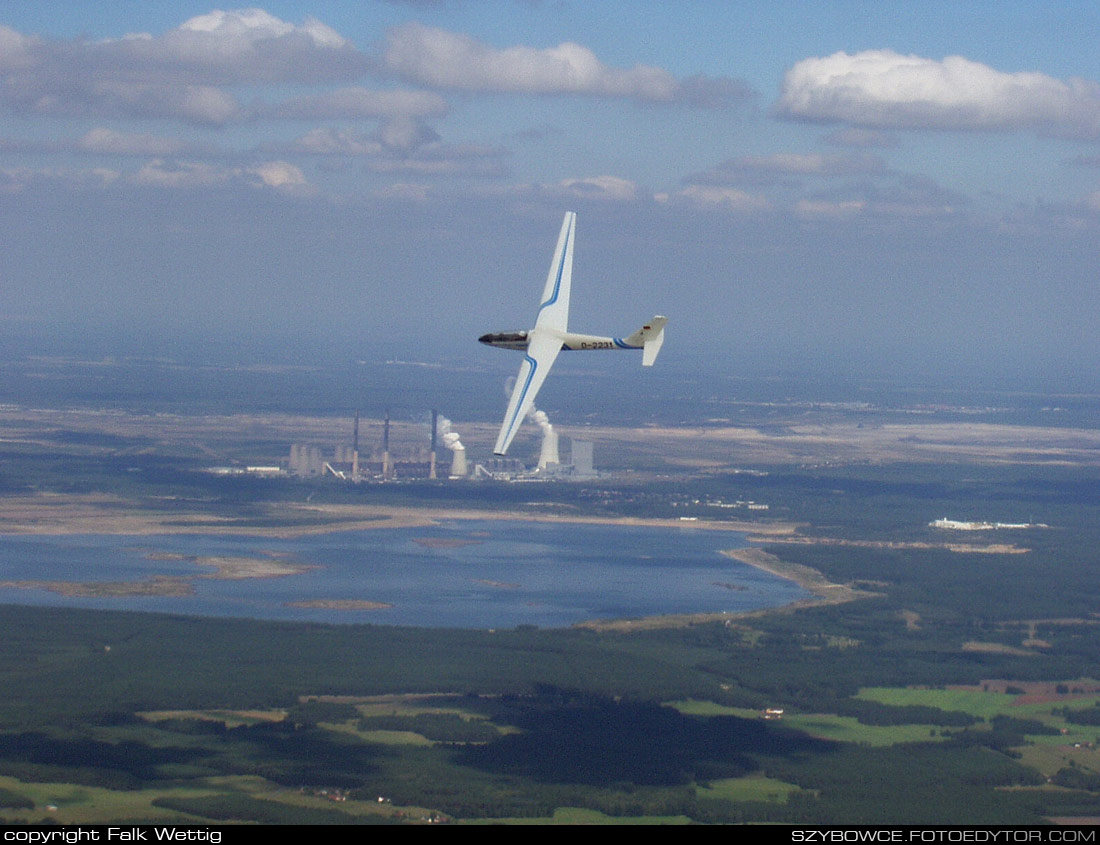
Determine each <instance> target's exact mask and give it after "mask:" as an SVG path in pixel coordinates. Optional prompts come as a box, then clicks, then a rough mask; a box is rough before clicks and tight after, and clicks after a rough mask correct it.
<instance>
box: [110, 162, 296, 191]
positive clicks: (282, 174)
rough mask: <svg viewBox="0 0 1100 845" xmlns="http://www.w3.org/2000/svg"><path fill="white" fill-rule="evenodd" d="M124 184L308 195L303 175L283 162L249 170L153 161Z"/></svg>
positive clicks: (128, 178) (204, 163) (191, 163)
mask: <svg viewBox="0 0 1100 845" xmlns="http://www.w3.org/2000/svg"><path fill="white" fill-rule="evenodd" d="M124 178H125V180H126V181H127V182H129V183H131V184H135V185H140V186H144V187H153V188H208V187H213V186H218V185H248V186H250V187H253V188H276V189H279V190H281V191H284V192H287V193H296V194H308V193H311V191H312V188H311V186H310V184H309V182H308V181H307V179H306V178H305V175H304V174H303V173H302V171H301V170H299V169H298V168H297V167H295V166H294V165H293V164H290V163H288V162H285V161H265V162H261V163H259V164H256V165H252V166H249V167H227V166H222V165H216V164H210V163H208V162H199V161H174V160H173V161H167V160H164V159H153V160H152V161H149V162H147V163H146V164H144V165H143V166H142V167H141V169H140V170H138V171H137V172H135V173H130V174H125V175H124Z"/></svg>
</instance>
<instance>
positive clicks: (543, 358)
mask: <svg viewBox="0 0 1100 845" xmlns="http://www.w3.org/2000/svg"><path fill="white" fill-rule="evenodd" d="M576 224H577V215H576V214H575V213H574V212H572V211H567V212H566V213H565V219H564V220H563V221H562V224H561V234H560V235H558V246H557V249H555V250H554V260H553V261H551V262H550V272H549V273H548V274H547V276H546V287H545V289H544V290H543V292H542V300H541V302H540V303H539V313H538V317H537V318H536V319H535V327H534V328H533V329H529V330H528V331H522V332H500V333H496V334H486V335H482V336H481V337H479V338H478V340H479V341H481V342H482V343H484V344H486V345H488V346H497V347H500V348H501V349H517V350H520V351H521V352H523V353H524V355H523V363H521V364H520V365H519V375H518V376H517V377H516V386H515V387H514V388H513V390H512V397H511V399H509V400H508V410H507V411H506V412H505V414H504V422H503V423H502V424H501V426H500V434H499V436H498V437H497V442H496V445H495V446H494V447H493V452H494V453H495V454H497V455H503V454H505V453H506V452H507V451H508V446H509V445H511V443H512V438H513V437H515V435H516V431H518V430H519V426H520V423H522V422H523V418H524V417H526V416H527V413H528V411H530V410H531V406H532V405H533V404H534V402H535V395H536V394H537V393H538V392H539V388H540V387H542V383H543V382H544V381H545V380H546V375H547V373H549V372H550V367H551V366H552V365H553V363H554V359H555V358H557V357H558V353H559V352H561V351H562V350H563V349H568V350H582V349H583V350H589V349H641V350H642V366H643V367H650V366H652V365H653V362H654V361H656V360H657V353H658V352H659V351H660V349H661V344H662V343H664V340H665V323H667V322H668V320H667V319H666V318H665V317H660V316H656V317H654V318H653V319H652V320H650V321H649V322H648V323H646V324H645V325H644V326H642V327H641V328H640V329H638V330H637V331H636V332H634V334H632V335H629V336H628V337H625V338H622V337H598V336H596V335H589V334H573V333H572V332H570V331H569V330H568V324H569V288H570V284H571V282H572V278H573V239H574V231H575V229H576Z"/></svg>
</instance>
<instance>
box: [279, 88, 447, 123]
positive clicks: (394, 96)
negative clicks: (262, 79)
mask: <svg viewBox="0 0 1100 845" xmlns="http://www.w3.org/2000/svg"><path fill="white" fill-rule="evenodd" d="M446 111H447V101H446V100H444V99H443V98H442V97H440V96H439V95H438V94H435V93H433V92H430V91H408V90H371V89H369V88H362V87H358V86H357V87H352V88H340V89H337V90H335V91H326V92H324V93H321V94H310V95H307V96H302V97H295V98H293V99H290V100H286V101H285V102H282V103H279V104H277V105H275V106H271V107H269V108H267V109H265V110H264V112H265V113H266V114H267V115H269V116H271V117H284V118H295V119H303V120H318V119H332V118H346V119H350V120H354V119H358V118H378V117H394V116H396V115H407V116H409V117H427V116H430V115H441V114H445V113H446Z"/></svg>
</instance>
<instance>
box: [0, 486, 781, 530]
mask: <svg viewBox="0 0 1100 845" xmlns="http://www.w3.org/2000/svg"><path fill="white" fill-rule="evenodd" d="M280 519H284V520H286V521H287V523H289V524H286V525H270V524H263V525H253V524H248V522H247V521H244V520H241V521H239V520H235V519H231V518H227V517H211V516H209V515H207V514H196V513H194V512H188V511H186V510H182V509H181V511H180V512H178V513H173V514H167V513H163V512H161V513H158V512H149V511H147V510H143V509H141V508H140V507H139V505H138V504H137V503H135V502H132V501H129V500H126V499H122V498H119V497H116V496H108V495H104V494H80V495H60V494H39V495H35V496H13V497H10V498H0V535H11V536H27V535H32V536H33V535H65V534H108V535H110V534H126V535H130V536H149V535H157V534H167V535H171V534H247V535H250V536H256V537H274V538H277V539H294V538H296V537H306V536H310V535H314V534H328V533H331V532H336V531H365V530H373V529H384V528H430V527H434V526H436V525H438V524H439V523H440V521H444V520H482V521H488V522H494V521H502V522H550V523H571V524H577V525H622V526H632V527H642V528H680V529H686V530H696V529H698V530H702V531H737V532H741V533H745V534H751V535H754V536H760V537H773V536H774V537H779V536H794V535H795V534H796V533H797V530H798V527H799V526H798V524H796V523H794V522H780V521H777V522H745V521H736V522H733V521H728V522H727V521H721V522H720V521H714V520H703V519H700V520H697V521H691V522H685V521H682V520H679V519H670V518H648V517H615V516H585V515H581V514H575V515H574V514H559V513H554V514H547V513H532V512H528V511H515V510H492V511H480V510H471V509H465V508H440V509H436V508H416V507H409V506H390V505H313V504H298V503H285V502H279V503H274V504H269V505H268V506H267V508H266V513H265V515H264V517H263V521H264V522H265V523H267V522H276V521H278V520H280ZM306 520H308V522H306ZM295 522H299V523H301V524H294V523H295Z"/></svg>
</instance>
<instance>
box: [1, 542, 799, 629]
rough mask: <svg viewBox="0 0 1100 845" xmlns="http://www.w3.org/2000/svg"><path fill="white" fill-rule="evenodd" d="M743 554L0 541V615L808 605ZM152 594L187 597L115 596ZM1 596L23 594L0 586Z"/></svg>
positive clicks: (422, 614) (337, 618) (559, 615)
mask: <svg viewBox="0 0 1100 845" xmlns="http://www.w3.org/2000/svg"><path fill="white" fill-rule="evenodd" d="M746 545H748V544H747V543H746V541H745V540H744V538H743V536H742V535H740V534H737V533H734V532H727V531H707V530H700V529H693V528H690V527H685V528H682V529H677V528H671V529H670V528H651V527H632V526H631V527H628V526H619V525H578V524H570V523H542V522H505V521H495V520H494V521H490V520H484V521H479V520H461V521H450V522H444V523H441V524H440V525H439V526H436V527H431V528H411V529H372V530H360V531H334V532H331V533H325V534H314V535H307V536H302V537H296V538H293V539H276V538H271V537H261V536H252V535H189V534H172V535H158V536H133V535H113V534H112V535H106V534H104V535H3V536H0V582H5V584H4V585H3V586H0V602H4V603H12V604H35V605H50V606H67V607H92V608H109V609H116V610H143V611H158V612H167V613H180V614H187V615H201V616H230V617H247V618H255V619H284V620H306V621H317V622H372V623H380V624H392V625H418V626H429V627H458V628H509V627H514V626H517V625H537V626H539V627H561V626H566V625H571V624H573V623H576V622H581V621H584V620H588V619H618V618H628V617H629V618H633V617H639V616H655V615H659V614H670V613H715V612H724V611H725V612H740V611H746V610H755V609H759V608H765V607H775V606H779V605H783V604H787V603H790V602H793V601H796V600H798V599H800V598H805V597H806V596H808V593H807V592H806V591H805V590H803V589H802V588H800V587H799V586H797V585H796V584H794V583H793V582H791V581H787V580H785V579H782V578H777V577H775V576H773V575H770V574H768V573H766V572H762V571H760V570H757V569H754V568H753V567H750V566H747V565H745V564H742V563H740V562H738V561H735V560H731V559H730V558H728V557H726V556H724V555H722V554H721V553H720V552H721V550H722V549H734V548H741V547H744V546H746ZM276 572H283V573H286V572H292V573H294V574H278V575H276V574H274V573H276ZM257 574H259V575H261V576H264V577H256V576H257ZM153 579H160V580H159V581H158V582H156V584H157V586H155V587H153V588H152V590H153V591H154V592H156V591H161V592H163V591H168V592H175V593H188V594H184V595H178V594H177V595H119V594H118V593H120V592H122V591H126V590H132V589H133V588H134V586H135V585H143V584H151V583H154V581H153ZM13 582H17V583H22V584H23V585H24V586H11V584H12V583H13ZM28 582H31V588H28V587H27V585H28ZM74 582H75V583H78V584H79V585H80V586H79V587H78V588H77V590H76V592H78V593H79V594H78V595H63V594H61V593H59V592H58V590H66V589H68V590H69V591H72V588H71V587H66V586H64V585H65V584H72V583H74ZM47 586H48V587H50V589H47V588H46V587H47ZM89 593H98V594H96V595H89Z"/></svg>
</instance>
